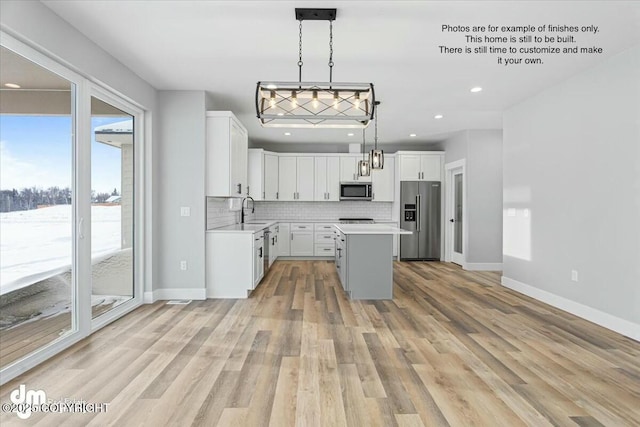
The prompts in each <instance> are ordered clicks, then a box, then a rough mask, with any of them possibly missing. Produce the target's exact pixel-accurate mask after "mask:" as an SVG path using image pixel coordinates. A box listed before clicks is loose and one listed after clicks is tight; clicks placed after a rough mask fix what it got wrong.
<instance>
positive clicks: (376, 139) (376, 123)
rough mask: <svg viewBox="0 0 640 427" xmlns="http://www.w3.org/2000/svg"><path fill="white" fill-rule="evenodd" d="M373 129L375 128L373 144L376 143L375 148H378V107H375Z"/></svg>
mask: <svg viewBox="0 0 640 427" xmlns="http://www.w3.org/2000/svg"><path fill="white" fill-rule="evenodd" d="M375 126H376V127H375V129H376V135H375V138H374V141H375V144H376V148H375V150H377V149H378V109H377V108H376V120H375Z"/></svg>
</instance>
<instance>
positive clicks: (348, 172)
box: [340, 154, 371, 182]
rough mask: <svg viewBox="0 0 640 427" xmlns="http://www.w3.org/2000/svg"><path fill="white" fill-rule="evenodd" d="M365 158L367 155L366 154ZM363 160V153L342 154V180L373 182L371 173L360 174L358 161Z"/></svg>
mask: <svg viewBox="0 0 640 427" xmlns="http://www.w3.org/2000/svg"><path fill="white" fill-rule="evenodd" d="M365 158H367V155H366V154H365ZM360 160H362V154H351V155H348V156H340V181H342V182H356V181H358V182H371V175H369V176H358V161H360Z"/></svg>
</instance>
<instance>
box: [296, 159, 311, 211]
mask: <svg viewBox="0 0 640 427" xmlns="http://www.w3.org/2000/svg"><path fill="white" fill-rule="evenodd" d="M313 161H314V158H313V157H298V158H297V179H296V181H297V184H298V198H297V200H303V201H313V181H314V178H315V176H314V167H313V163H314V162H313Z"/></svg>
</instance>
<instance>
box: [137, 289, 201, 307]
mask: <svg viewBox="0 0 640 427" xmlns="http://www.w3.org/2000/svg"><path fill="white" fill-rule="evenodd" d="M170 299H192V300H203V299H207V290H206V289H205V288H187V289H180V288H170V289H156V290H155V291H152V292H145V293H144V303H145V304H151V303H154V302H156V301H164V300H170Z"/></svg>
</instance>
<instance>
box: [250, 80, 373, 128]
mask: <svg viewBox="0 0 640 427" xmlns="http://www.w3.org/2000/svg"><path fill="white" fill-rule="evenodd" d="M283 101H284V102H283ZM374 112H375V92H374V89H373V84H372V83H331V82H325V83H318V82H312V83H309V82H258V85H257V87H256V113H257V116H258V119H259V120H260V124H261V125H262V126H263V127H275V128H278V127H279V128H341V129H362V128H366V127H367V126H368V125H369V123H370V121H371V120H372V119H373V115H374Z"/></svg>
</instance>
